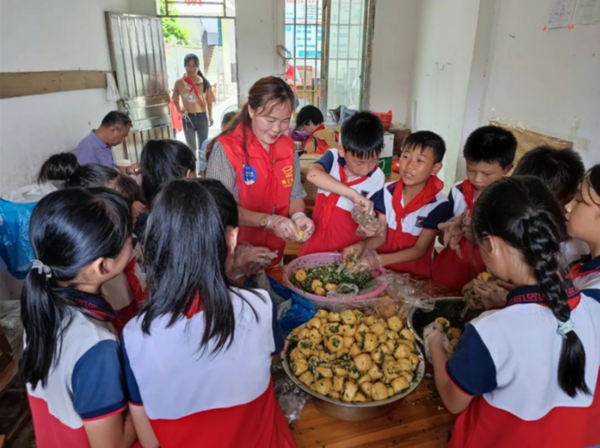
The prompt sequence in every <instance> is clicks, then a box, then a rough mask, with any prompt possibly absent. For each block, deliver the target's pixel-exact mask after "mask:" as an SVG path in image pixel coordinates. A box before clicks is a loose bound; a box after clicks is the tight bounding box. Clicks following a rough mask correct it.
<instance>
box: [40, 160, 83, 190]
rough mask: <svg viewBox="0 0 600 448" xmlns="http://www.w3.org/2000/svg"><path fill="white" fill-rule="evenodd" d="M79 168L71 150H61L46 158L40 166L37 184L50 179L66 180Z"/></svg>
mask: <svg viewBox="0 0 600 448" xmlns="http://www.w3.org/2000/svg"><path fill="white" fill-rule="evenodd" d="M77 168H79V162H77V157H76V156H75V154H73V153H72V152H61V153H58V154H54V155H52V156H50V157H49V158H48V160H46V161H45V162H44V164H43V165H42V168H40V172H39V174H38V177H37V182H38V184H43V183H44V182H51V181H66V180H68V179H69V177H71V175H72V174H73V173H74V172H75V170H76V169H77Z"/></svg>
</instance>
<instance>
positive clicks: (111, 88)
mask: <svg viewBox="0 0 600 448" xmlns="http://www.w3.org/2000/svg"><path fill="white" fill-rule="evenodd" d="M106 99H107V100H108V101H119V100H120V99H121V95H119V89H117V82H116V81H115V77H114V76H113V74H112V73H107V74H106Z"/></svg>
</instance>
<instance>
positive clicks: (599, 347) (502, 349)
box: [446, 282, 600, 448]
mask: <svg viewBox="0 0 600 448" xmlns="http://www.w3.org/2000/svg"><path fill="white" fill-rule="evenodd" d="M566 293H567V296H568V298H569V300H568V305H569V308H570V309H571V321H572V322H573V323H574V324H575V332H576V333H577V336H578V337H579V339H580V340H581V343H582V344H583V347H584V349H585V354H586V361H585V381H586V384H587V386H588V388H589V389H590V390H591V391H594V390H596V386H597V383H598V370H599V367H600V303H598V302H596V301H594V300H593V299H591V298H590V297H588V296H587V295H585V294H583V293H580V292H579V290H578V289H577V288H576V287H575V286H573V284H572V283H571V282H567V291H566ZM557 328H558V321H557V320H556V318H555V317H554V314H552V311H551V310H550V308H548V307H547V305H546V304H545V303H544V299H543V296H542V295H541V293H540V289H539V287H537V286H523V287H519V288H517V289H515V290H513V291H512V292H511V293H510V294H509V295H508V297H507V306H506V308H503V309H501V310H493V311H488V312H485V313H483V314H482V315H481V316H479V317H478V318H477V319H474V320H473V321H471V323H469V324H467V326H466V330H465V333H464V335H463V336H462V337H461V339H460V342H459V344H458V346H457V349H456V352H455V354H454V356H453V357H452V358H450V360H449V361H448V362H447V364H446V373H447V375H448V377H449V378H450V380H451V381H452V383H453V384H454V386H455V387H456V388H457V389H458V390H459V391H461V392H462V393H464V394H467V395H469V396H473V397H474V398H473V401H472V402H471V403H470V405H469V406H468V408H467V409H466V410H465V411H463V412H462V413H461V414H460V415H459V416H458V419H457V421H456V424H455V425H454V429H453V431H452V437H451V440H450V444H449V447H450V448H458V447H461V448H462V447H473V448H480V447H486V448H513V447H519V448H555V447H560V448H581V447H583V446H586V445H585V441H586V430H587V425H588V422H589V417H590V415H591V413H592V411H593V408H592V405H593V400H594V396H593V395H588V394H583V393H578V394H577V395H576V396H575V397H574V398H571V397H569V396H568V395H567V394H566V393H565V392H564V391H563V390H562V389H561V388H560V386H559V385H558V366H559V362H560V354H561V349H562V344H563V338H562V336H560V334H558V332H557ZM596 423H597V422H596Z"/></svg>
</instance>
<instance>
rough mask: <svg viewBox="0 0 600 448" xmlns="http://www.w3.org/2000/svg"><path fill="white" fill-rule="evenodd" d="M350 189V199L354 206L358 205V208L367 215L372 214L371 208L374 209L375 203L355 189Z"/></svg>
mask: <svg viewBox="0 0 600 448" xmlns="http://www.w3.org/2000/svg"><path fill="white" fill-rule="evenodd" d="M352 191H353V192H354V193H353V194H352V197H351V198H350V200H351V201H352V203H353V204H354V206H355V207H360V209H361V210H362V211H363V212H365V213H366V214H368V215H372V214H373V210H374V209H375V205H374V204H373V202H372V201H370V200H369V199H367V198H365V197H364V196H363V195H361V194H360V193H359V192H358V191H355V190H352Z"/></svg>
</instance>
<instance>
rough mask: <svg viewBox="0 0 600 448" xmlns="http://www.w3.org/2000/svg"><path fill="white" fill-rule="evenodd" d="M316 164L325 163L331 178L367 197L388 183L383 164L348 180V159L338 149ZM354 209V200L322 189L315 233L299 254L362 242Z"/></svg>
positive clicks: (326, 154)
mask: <svg viewBox="0 0 600 448" xmlns="http://www.w3.org/2000/svg"><path fill="white" fill-rule="evenodd" d="M315 163H318V164H319V165H321V166H322V167H323V168H324V169H325V172H326V173H328V174H329V175H330V176H331V177H333V178H334V179H336V180H338V181H340V182H342V183H343V184H344V185H347V186H349V187H350V188H352V189H353V190H356V191H357V192H359V193H360V194H361V195H363V196H364V197H366V198H371V196H372V195H373V194H375V193H376V192H378V191H379V190H381V189H382V188H383V185H384V183H385V174H383V171H381V169H380V168H379V167H377V168H376V169H375V170H373V171H371V172H370V173H369V174H367V175H366V176H362V177H359V178H358V179H354V180H352V181H348V180H347V174H346V160H345V159H344V158H343V157H340V155H339V153H338V150H337V149H330V150H329V151H327V152H326V153H325V154H324V155H323V157H321V158H320V159H319V160H318V161H317V162H315ZM353 208H354V204H353V203H352V201H351V200H350V199H348V198H346V197H343V196H340V195H337V194H334V193H331V192H329V191H325V190H323V189H321V188H319V190H318V191H317V200H316V202H315V208H314V211H313V220H314V222H315V232H314V234H313V236H312V237H311V238H310V239H309V240H308V241H306V242H305V243H304V244H303V245H302V248H301V249H300V251H299V252H298V256H302V255H308V254H313V253H318V252H336V251H342V250H344V249H345V248H346V247H348V246H350V245H352V244H355V243H358V242H359V241H362V238H361V237H360V236H357V235H356V230H357V229H358V224H357V223H356V222H355V221H354V219H352V209H353Z"/></svg>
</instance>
